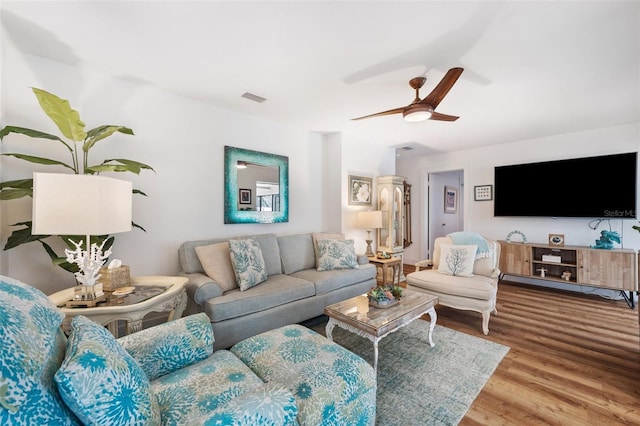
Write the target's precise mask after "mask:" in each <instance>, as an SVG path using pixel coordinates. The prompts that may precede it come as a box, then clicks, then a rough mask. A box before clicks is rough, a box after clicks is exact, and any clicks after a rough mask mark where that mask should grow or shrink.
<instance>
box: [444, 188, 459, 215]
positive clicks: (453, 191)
mask: <svg viewBox="0 0 640 426" xmlns="http://www.w3.org/2000/svg"><path fill="white" fill-rule="evenodd" d="M457 211H458V188H454V187H453V186H445V187H444V212H445V213H455V212H457Z"/></svg>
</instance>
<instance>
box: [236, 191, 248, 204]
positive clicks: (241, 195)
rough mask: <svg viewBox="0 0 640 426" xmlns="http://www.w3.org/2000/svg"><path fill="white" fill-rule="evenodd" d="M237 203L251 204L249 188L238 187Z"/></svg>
mask: <svg viewBox="0 0 640 426" xmlns="http://www.w3.org/2000/svg"><path fill="white" fill-rule="evenodd" d="M238 203H240V204H251V190H250V189H239V190H238Z"/></svg>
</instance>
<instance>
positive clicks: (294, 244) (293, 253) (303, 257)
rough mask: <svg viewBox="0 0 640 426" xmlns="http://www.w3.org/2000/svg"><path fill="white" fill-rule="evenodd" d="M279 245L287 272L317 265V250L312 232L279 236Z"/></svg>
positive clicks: (284, 270) (284, 268)
mask: <svg viewBox="0 0 640 426" xmlns="http://www.w3.org/2000/svg"><path fill="white" fill-rule="evenodd" d="M278 246H280V257H281V258H282V267H283V272H284V273H285V274H292V273H294V272H298V271H302V270H304V269H310V268H315V267H316V252H315V249H314V244H313V238H312V237H311V234H297V235H287V236H283V237H278Z"/></svg>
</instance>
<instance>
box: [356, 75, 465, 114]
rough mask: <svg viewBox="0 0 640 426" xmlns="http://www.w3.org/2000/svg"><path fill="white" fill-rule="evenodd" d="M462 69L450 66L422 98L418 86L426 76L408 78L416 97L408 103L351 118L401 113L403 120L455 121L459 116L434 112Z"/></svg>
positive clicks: (422, 83) (420, 85) (425, 79)
mask: <svg viewBox="0 0 640 426" xmlns="http://www.w3.org/2000/svg"><path fill="white" fill-rule="evenodd" d="M462 71H464V69H463V68H451V69H450V70H449V71H447V73H446V74H445V76H444V77H442V80H440V83H438V85H437V86H436V87H435V89H433V90H432V91H431V93H429V94H428V95H427V96H426V97H425V98H424V99H422V100H421V99H420V88H421V87H422V86H423V85H424V83H425V82H426V81H427V78H426V77H415V78H412V79H411V80H409V85H410V86H411V87H412V88H413V89H415V91H416V98H415V99H414V100H413V102H411V103H410V104H409V105H407V106H404V107H400V108H394V109H390V110H388V111H382V112H377V113H375V114H370V115H365V116H363V117H358V118H352V120H362V119H363V118H371V117H381V116H383V115H391V114H400V113H402V115H403V117H404V119H405V121H411V122H415V121H423V120H429V119H430V120H440V121H456V120H457V119H458V118H460V117H456V116H455V115H447V114H440V113H439V112H435V111H434V110H435V109H436V107H437V106H438V105H439V104H440V102H442V100H443V99H444V97H445V96H446V95H447V93H449V90H451V88H452V87H453V85H454V84H455V82H456V81H457V80H458V77H460V74H462Z"/></svg>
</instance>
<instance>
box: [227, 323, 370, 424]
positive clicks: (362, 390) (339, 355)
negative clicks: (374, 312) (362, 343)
mask: <svg viewBox="0 0 640 426" xmlns="http://www.w3.org/2000/svg"><path fill="white" fill-rule="evenodd" d="M231 352H233V353H234V354H236V355H237V356H238V358H240V359H241V360H242V361H243V362H244V363H245V364H247V365H248V366H249V367H250V368H251V369H252V370H253V371H254V372H255V373H256V374H257V375H258V376H259V377H260V378H261V379H262V380H264V381H265V382H268V383H277V384H280V385H283V386H287V387H288V388H289V390H291V392H293V394H294V395H295V397H296V403H297V405H298V409H299V414H298V421H299V423H300V424H301V425H367V424H373V423H374V422H375V414H376V375H375V373H374V371H373V368H372V367H371V366H370V365H369V364H368V363H367V362H366V361H364V360H363V359H362V358H360V357H359V356H357V355H355V354H354V353H352V352H350V351H348V350H347V349H345V348H343V347H342V346H340V345H338V344H336V343H333V342H331V341H330V340H328V339H327V338H325V337H323V336H321V335H320V334H318V333H316V332H314V331H312V330H309V329H307V328H305V327H302V326H300V325H288V326H285V327H280V328H277V329H275V330H271V331H268V332H265V333H262V334H259V335H257V336H253V337H250V338H248V339H245V340H243V341H241V342H239V343H237V344H235V345H234V346H233V347H232V348H231Z"/></svg>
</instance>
